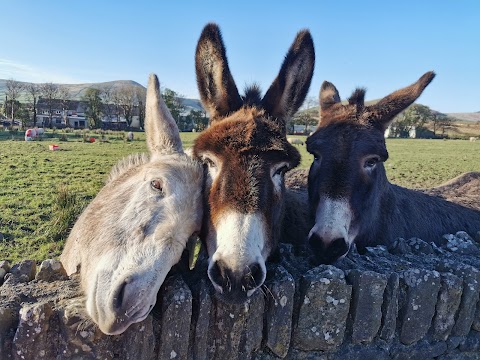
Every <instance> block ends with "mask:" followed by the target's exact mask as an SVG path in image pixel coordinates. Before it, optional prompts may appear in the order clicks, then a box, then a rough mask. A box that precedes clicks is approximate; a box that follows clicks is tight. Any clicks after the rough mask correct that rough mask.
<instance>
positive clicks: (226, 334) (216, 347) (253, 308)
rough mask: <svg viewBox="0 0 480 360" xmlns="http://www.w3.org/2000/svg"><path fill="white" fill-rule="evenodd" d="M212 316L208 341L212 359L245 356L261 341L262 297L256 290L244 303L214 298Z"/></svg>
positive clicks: (240, 357)
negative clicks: (213, 312)
mask: <svg viewBox="0 0 480 360" xmlns="http://www.w3.org/2000/svg"><path fill="white" fill-rule="evenodd" d="M214 304H215V310H216V313H215V319H214V321H213V323H212V327H211V331H212V335H211V338H212V339H211V341H212V348H213V351H214V355H213V356H210V358H214V359H228V360H235V359H247V358H250V357H251V353H252V352H253V351H255V350H256V349H257V348H258V347H259V346H260V344H261V341H262V333H263V312H264V306H265V305H264V304H265V303H264V298H263V294H262V293H261V292H260V291H257V292H255V293H254V294H253V295H252V296H251V297H250V298H249V299H248V300H247V302H246V303H244V304H240V305H237V304H226V303H224V302H221V301H219V300H218V299H215V300H214Z"/></svg>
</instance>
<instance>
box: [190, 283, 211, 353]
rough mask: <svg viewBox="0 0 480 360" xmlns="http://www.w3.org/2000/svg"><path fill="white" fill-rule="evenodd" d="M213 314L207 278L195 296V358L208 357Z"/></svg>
mask: <svg viewBox="0 0 480 360" xmlns="http://www.w3.org/2000/svg"><path fill="white" fill-rule="evenodd" d="M211 316H212V299H211V297H210V293H209V290H208V285H207V283H206V280H205V279H202V280H201V281H200V284H199V287H198V290H197V291H196V292H195V296H194V298H193V322H192V327H193V332H194V333H193V334H192V338H193V341H192V344H191V345H192V350H191V351H192V356H193V359H208V352H207V351H208V341H209V339H208V335H209V331H208V329H209V327H210V318H211Z"/></svg>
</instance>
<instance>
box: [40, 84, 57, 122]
mask: <svg viewBox="0 0 480 360" xmlns="http://www.w3.org/2000/svg"><path fill="white" fill-rule="evenodd" d="M41 93H42V97H43V98H44V99H45V102H46V103H47V107H48V124H46V125H47V126H48V127H50V128H52V116H53V108H54V105H55V101H56V100H57V99H58V93H59V88H58V85H57V84H53V83H45V84H42V85H41ZM42 126H45V124H42Z"/></svg>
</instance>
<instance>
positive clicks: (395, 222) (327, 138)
mask: <svg viewBox="0 0 480 360" xmlns="http://www.w3.org/2000/svg"><path fill="white" fill-rule="evenodd" d="M434 76H435V74H434V73H433V72H428V73H426V74H424V75H423V76H422V77H421V78H420V79H419V80H418V81H417V82H415V83H414V84H412V85H410V86H407V87H405V88H403V89H400V90H397V91H395V92H393V93H392V94H390V95H388V96H386V97H385V98H383V99H381V100H380V101H379V102H378V103H376V104H374V105H370V106H365V105H364V96H365V90H364V89H357V90H355V92H354V93H353V95H352V96H351V97H350V98H349V100H348V104H342V103H341V102H340V96H339V94H338V91H337V89H336V88H335V86H333V84H331V83H329V82H324V83H323V85H322V87H321V90H320V122H319V124H318V128H317V129H316V131H315V133H314V134H313V135H312V136H310V137H309V138H308V139H307V150H308V151H309V152H310V153H312V154H313V155H314V156H315V160H314V162H313V163H312V165H311V167H310V172H309V178H308V192H309V203H310V214H311V217H312V218H314V219H315V225H314V226H313V228H312V230H311V231H310V234H309V242H310V245H311V247H312V249H313V250H314V252H315V254H316V256H317V259H318V261H319V262H322V263H331V262H333V261H335V260H336V259H338V258H339V257H341V256H343V255H345V253H346V252H347V251H348V249H349V248H350V247H351V245H352V244H353V243H355V244H356V246H357V248H358V249H359V250H360V251H362V250H363V249H364V248H365V246H371V245H376V244H389V243H391V242H392V241H393V240H395V239H396V238H398V237H403V238H411V237H419V238H421V239H423V240H425V241H427V242H431V241H433V242H438V241H440V239H441V236H442V235H443V234H445V233H455V232H457V231H459V230H465V231H467V232H470V233H471V234H473V233H474V232H476V231H478V230H480V212H478V211H476V210H473V209H469V208H465V207H462V206H460V205H457V204H454V203H451V202H448V201H445V200H443V199H441V198H439V197H434V196H428V195H426V194H424V193H421V192H419V191H414V190H409V189H405V188H402V187H399V186H396V185H393V184H390V183H389V182H388V179H387V176H386V173H385V167H384V165H383V163H384V161H386V160H387V159H388V152H387V148H386V145H385V138H384V132H385V130H386V128H387V127H388V125H389V124H390V123H391V122H392V121H393V118H394V117H395V115H397V114H399V113H400V112H401V111H402V110H404V109H405V108H407V107H408V106H409V105H410V104H412V103H413V102H414V101H415V100H416V99H417V98H418V97H419V96H420V94H421V93H422V91H423V90H424V89H425V87H426V86H427V85H428V84H429V83H430V82H431V81H432V79H433V78H434Z"/></svg>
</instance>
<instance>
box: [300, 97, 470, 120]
mask: <svg viewBox="0 0 480 360" xmlns="http://www.w3.org/2000/svg"><path fill="white" fill-rule="evenodd" d="M378 101H379V99H376V100H370V101H365V105H366V106H369V105H373V104H376V103H377V102H378ZM342 103H343V104H345V105H346V104H347V103H348V101H346V100H344V101H342ZM318 110H319V107H318V106H315V107H312V108H310V109H306V110H300V111H299V113H302V112H309V113H312V114H314V117H318ZM432 111H433V112H434V113H435V114H437V115H448V116H451V117H453V118H455V119H456V120H457V121H467V122H480V111H478V112H473V113H441V112H440V111H437V110H434V109H432Z"/></svg>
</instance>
